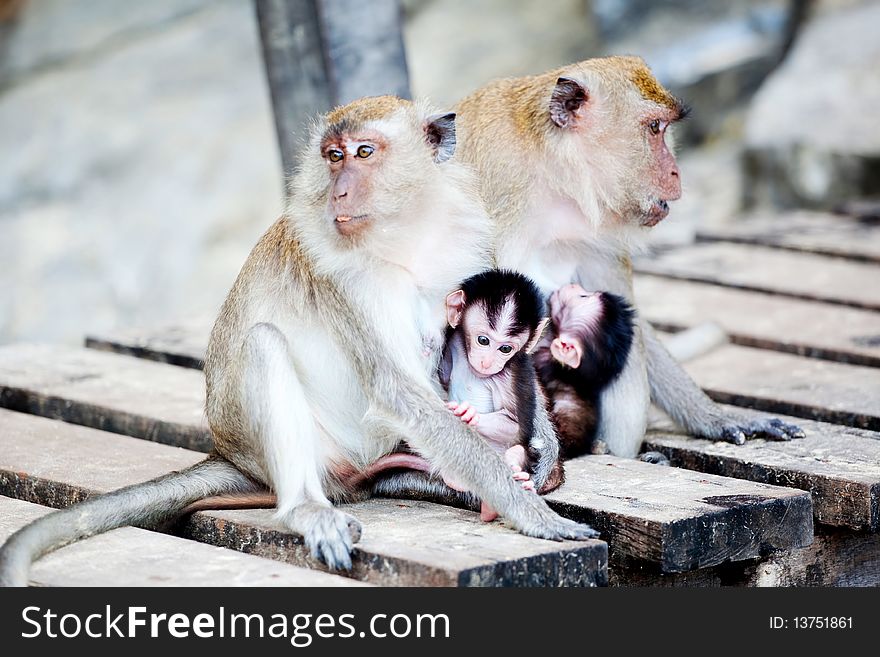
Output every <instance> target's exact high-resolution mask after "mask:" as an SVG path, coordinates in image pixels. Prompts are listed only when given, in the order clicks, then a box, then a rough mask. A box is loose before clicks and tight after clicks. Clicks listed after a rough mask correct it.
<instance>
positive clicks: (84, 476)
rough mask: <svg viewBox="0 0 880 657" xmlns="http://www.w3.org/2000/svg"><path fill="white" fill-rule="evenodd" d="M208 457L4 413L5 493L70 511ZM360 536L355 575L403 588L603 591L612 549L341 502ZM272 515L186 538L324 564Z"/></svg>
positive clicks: (427, 512) (455, 517)
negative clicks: (354, 519)
mask: <svg viewBox="0 0 880 657" xmlns="http://www.w3.org/2000/svg"><path fill="white" fill-rule="evenodd" d="M203 458H204V454H198V453H196V452H190V451H188V450H184V449H177V448H172V447H168V446H165V445H159V444H156V443H150V442H146V441H143V440H137V439H135V438H128V437H126V436H119V435H113V434H108V433H105V432H102V431H97V430H95V429H90V428H86V427H77V426H74V425H69V424H64V423H60V422H56V421H53V420H48V419H46V418H40V417H34V416H30V415H24V414H21V413H14V412H11V411H5V410H0V495H7V496H11V497H16V498H19V499H23V500H27V501H30V502H35V503H40V504H47V505H51V506H56V507H65V506H68V505H70V504H72V503H74V502H78V501H81V500H83V499H85V498H87V497H89V496H90V495H93V494H95V493H102V492H107V491H110V490H115V489H117V488H121V487H123V486H127V485H130V484H134V483H138V482H140V481H144V480H147V479H151V478H153V477H156V476H159V475H161V474H164V473H166V472H169V471H171V470H179V469H182V468H185V467H188V466H189V465H192V464H193V463H195V462H198V461H200V460H201V459H203ZM344 508H345V509H346V511H348V512H349V513H352V514H353V515H355V516H356V517H358V518H359V519H360V520H361V522H362V523H363V526H364V535H363V538H362V540H361V542H360V543H359V544H358V546H357V549H356V552H355V555H354V563H355V567H354V570H353V573H352V574H353V576H354V577H356V578H358V579H362V580H364V581H368V582H372V583H377V584H384V585H395V586H396V585H401V586H403V585H406V586H416V585H418V586H440V585H442V586H497V585H517V586H523V585H535V586H557V585H559V586H561V585H565V586H602V585H604V584H605V583H606V582H607V561H608V548H607V545H606V544H605V543H604V542H602V541H597V540H593V541H586V542H574V541H563V542H560V543H556V542H553V541H543V540H540V539H535V538H530V537H527V536H523V535H521V534H519V533H517V532H515V531H513V530H511V529H508V528H506V527H504V526H503V525H501V524H500V523H494V524H486V523H481V522H480V521H479V519H478V517H477V514H474V513H472V512H468V511H463V510H460V509H453V508H450V507H444V506H440V505H436V504H430V503H415V502H399V501H395V500H379V499H377V500H370V501H368V502H363V503H359V504H351V505H345V507H344ZM272 515H273V514H272V511H268V510H265V511H263V510H260V511H246V512H245V511H226V512H210V513H198V514H194V516H193V517H192V518H191V519H190V520H189V521H188V522H186V523H185V524H183V525H182V526H181V527H179V528H178V531H179V532H181V533H182V535H183V536H186V537H190V538H195V539H197V540H199V541H202V542H210V543H212V544H215V545H219V546H222V547H233V548H235V549H237V550H239V551H243V552H249V553H253V554H255V555H258V556H269V557H271V558H273V559H277V560H281V561H285V562H289V563H292V564H295V565H300V566H308V567H311V568H319V567H320V566H319V564H317V563H316V562H315V561H314V560H312V559H311V558H310V557H309V556H308V555H307V551H306V549H305V547H304V545H303V543H302V538H301V537H300V536H297V535H295V534H292V533H290V532H288V531H286V530H285V529H283V528H282V527H281V526H280V525H279V524H278V523H277V522H276V521H274V520H273V518H272Z"/></svg>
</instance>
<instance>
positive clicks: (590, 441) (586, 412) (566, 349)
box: [534, 283, 635, 459]
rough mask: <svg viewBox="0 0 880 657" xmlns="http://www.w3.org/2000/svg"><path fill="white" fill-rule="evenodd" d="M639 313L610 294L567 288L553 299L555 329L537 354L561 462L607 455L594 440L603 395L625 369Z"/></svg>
mask: <svg viewBox="0 0 880 657" xmlns="http://www.w3.org/2000/svg"><path fill="white" fill-rule="evenodd" d="M634 315H635V312H634V311H633V309H632V307H631V306H630V305H629V304H628V303H627V302H626V301H625V300H624V299H623V298H622V297H619V296H617V295H615V294H610V293H608V292H592V293H590V292H587V291H586V290H585V289H584V288H582V287H581V286H580V285H577V284H575V283H572V284H571V285H566V286H564V287H562V288H560V289H558V290H557V291H556V292H554V293H553V294H552V295H550V317H551V326H552V328H551V330H550V331H548V335H547V336H545V337H544V339H543V340H542V341H541V344H540V345H539V346H538V348H537V350H536V351H535V356H534V360H535V367H536V368H537V370H538V374H539V376H540V377H541V381H542V382H543V384H544V387H545V390H546V392H547V395H548V396H549V397H550V412H551V416H552V417H553V421H554V424H555V425H556V429H557V430H558V432H559V452H560V456H561V457H562V458H563V459H570V458H573V457H575V456H579V455H581V454H587V453H593V454H603V453H606V452H607V448H605V446H604V444H602V443H601V441H596V429H597V427H598V425H599V417H600V413H601V408H600V401H599V400H600V399H601V393H602V391H603V390H604V389H605V388H606V387H608V386H609V385H610V384H611V383H612V382H613V381H614V380H615V379H616V378H617V377H618V376H619V375H620V373H621V371H623V368H624V365H625V364H626V362H627V358H628V357H629V350H630V347H631V346H632V342H633V319H634Z"/></svg>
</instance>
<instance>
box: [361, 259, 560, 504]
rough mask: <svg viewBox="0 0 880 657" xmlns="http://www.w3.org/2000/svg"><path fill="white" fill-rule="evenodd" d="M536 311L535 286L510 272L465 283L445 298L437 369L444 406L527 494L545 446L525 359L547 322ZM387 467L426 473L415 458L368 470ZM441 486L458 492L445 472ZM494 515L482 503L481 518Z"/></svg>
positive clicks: (533, 378)
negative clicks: (445, 394)
mask: <svg viewBox="0 0 880 657" xmlns="http://www.w3.org/2000/svg"><path fill="white" fill-rule="evenodd" d="M544 308H545V307H544V302H543V299H542V297H541V293H540V291H539V290H538V289H537V287H536V286H535V284H534V283H532V281H531V280H529V279H528V278H526V277H525V276H523V275H522V274H519V273H517V272H512V271H505V270H498V269H492V270H488V271H484V272H482V273H480V274H476V275H475V276H472V277H470V278H468V279H467V280H466V281H464V282H463V283H462V284H461V289H459V290H456V291H455V292H452V293H451V294H449V295H448V296H447V297H446V318H447V322H448V324H449V326H448V328H447V330H446V344H445V347H444V349H443V355H442V357H441V360H440V367H439V377H440V382H441V384H442V385H443V387H444V389H445V390H446V391H447V392H448V399H449V402H448V407H449V409H450V410H451V411H452V412H453V413H454V414H455V415H456V416H458V417H459V418H460V419H461V420H462V421H463V422H465V423H467V424H469V425H470V426H472V427H473V428H474V429H475V430H476V431H477V433H478V434H480V436H482V437H483V438H484V439H485V440H486V441H487V442H488V443H489V445H490V446H492V447H493V448H494V449H495V450H496V451H497V452H498V453H499V454H501V455H502V457H503V458H504V460H505V462H507V464H508V465H510V467H511V469H512V470H513V473H514V474H513V477H514V479H516V480H518V481H520V482H522V484H523V487H524V488H527V489H529V490H534V488H535V483H534V482H533V481H532V480H531V474H532V473H534V472H535V470H536V468H537V466H538V461H539V459H540V458H541V454H542V453H543V452H544V451H545V448H546V447H547V446H546V445H544V444H543V443H544V441H545V438H544V437H541V436H539V435H537V434H536V432H535V430H534V424H535V412H536V409H537V405H538V404H545V400H544V397H543V394H542V393H541V390H540V388H539V384H538V378H537V373H536V372H535V367H534V364H533V363H532V360H531V357H530V356H529V353H530V352H531V351H532V349H533V348H534V347H535V345H536V344H537V342H538V340H539V339H540V337H541V334H542V333H543V331H544V327H545V326H546V325H547V322H548V318H547V317H545V316H544V315H545V313H544ZM552 452H553V455H554V457H555V455H556V450H552ZM390 468H410V469H416V470H424V471H430V470H431V466H430V465H429V464H428V462H427V461H425V460H424V459H422V458H421V457H420V456H417V455H413V454H392V455H389V456H386V457H383V458H381V459H379V461H377V462H376V463H375V464H373V466H372V467H371V468H370V471H371V474H377V473H378V472H380V471H382V470H386V469H390ZM444 481H445V482H446V483H447V484H448V485H449V486H450V487H451V488H454V489H456V490H464V489H465V488H464V486H462V485H461V484H459V483H458V482H456V481H454V480H453V479H451V478H449V477H448V476H446V475H444ZM539 483H543V482H539ZM496 516H497V513H495V511H494V510H492V509H491V508H490V507H489V506H488V505H486V504H485V503H484V504H483V505H482V507H481V511H480V517H481V518H482V519H483V520H492V519H493V518H495V517H496Z"/></svg>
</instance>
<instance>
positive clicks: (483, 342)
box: [477, 335, 489, 347]
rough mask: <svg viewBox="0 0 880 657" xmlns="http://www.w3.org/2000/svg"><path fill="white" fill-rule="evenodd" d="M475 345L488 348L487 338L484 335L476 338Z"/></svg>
mask: <svg viewBox="0 0 880 657" xmlns="http://www.w3.org/2000/svg"><path fill="white" fill-rule="evenodd" d="M477 343H478V344H481V345H482V346H484V347H488V346H489V338H487V337H486V336H485V335H481V336H479V337H477Z"/></svg>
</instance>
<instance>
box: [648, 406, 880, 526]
mask: <svg viewBox="0 0 880 657" xmlns="http://www.w3.org/2000/svg"><path fill="white" fill-rule="evenodd" d="M785 419H787V420H789V421H791V422H795V423H798V424H799V425H800V426H801V427H802V428H803V429H804V431H805V432H806V434H807V435H806V437H805V438H803V439H801V440H792V441H789V442H777V441H771V440H764V439H754V440H749V441H747V442H746V444H745V445H741V446H740V445H731V444H730V443H720V442H713V441H710V440H698V439H695V438H692V437H690V436H687V435H684V434H681V433H680V432H676V431H675V429H674V427H671V426H670V427H669V428H668V429H667V430H656V429H655V430H653V431H651V432H649V434H648V437H647V440H646V449H650V450H654V451H658V452H662V453H663V454H665V455H666V456H667V457H668V458H669V459H670V461H672V464H673V465H674V466H675V467H679V468H688V469H691V470H699V471H700V472H707V473H711V474H720V475H724V476H726V477H738V478H742V479H749V480H751V481H761V482H765V483H768V484H775V485H777V486H791V487H794V488H800V489H801V490H807V491H810V494H811V496H812V499H813V512H814V513H815V519H816V522H817V523H821V524H824V525H829V526H834V527H848V528H850V529H854V530H858V531H863V530H864V531H872V532H876V531H880V434H877V433H874V432H871V431H863V430H860V429H854V428H851V427H846V426H839V425H834V424H828V423H824V422H813V421H809V420H802V419H799V418H785Z"/></svg>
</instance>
